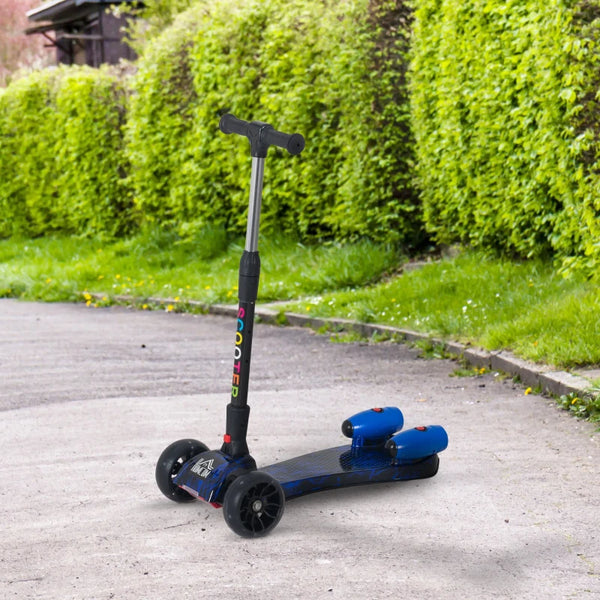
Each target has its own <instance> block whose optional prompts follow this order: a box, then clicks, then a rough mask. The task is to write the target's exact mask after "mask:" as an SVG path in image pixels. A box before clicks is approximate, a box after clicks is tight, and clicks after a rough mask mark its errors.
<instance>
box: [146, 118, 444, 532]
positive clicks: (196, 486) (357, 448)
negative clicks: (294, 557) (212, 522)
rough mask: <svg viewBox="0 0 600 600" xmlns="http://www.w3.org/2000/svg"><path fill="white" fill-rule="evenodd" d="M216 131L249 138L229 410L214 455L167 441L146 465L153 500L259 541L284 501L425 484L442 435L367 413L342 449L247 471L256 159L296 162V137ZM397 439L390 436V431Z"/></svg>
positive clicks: (225, 126)
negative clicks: (218, 515) (274, 153)
mask: <svg viewBox="0 0 600 600" xmlns="http://www.w3.org/2000/svg"><path fill="white" fill-rule="evenodd" d="M219 128H220V129H221V131H222V132H223V133H228V134H229V133H236V134H238V135H243V136H245V137H247V138H248V139H249V140H250V149H251V155H252V176H251V182H250V204H249V209H248V227H247V232H246V245H245V250H244V252H243V254H242V258H241V261H240V270H239V286H238V290H239V305H238V312H237V330H236V333H235V347H234V362H233V374H232V392H231V402H230V403H229V404H228V406H227V421H226V433H225V435H224V439H223V445H222V446H221V449H220V450H209V449H208V447H207V446H205V445H204V444H203V443H201V442H199V441H197V440H194V439H183V440H178V441H176V442H173V443H172V444H171V445H170V446H168V447H167V448H165V450H164V451H163V453H162V454H161V455H160V458H159V459H158V463H157V465H156V482H157V484H158V487H159V489H160V490H161V492H162V493H163V494H164V495H165V496H166V497H167V498H169V499H170V500H173V501H175V502H189V501H192V500H194V499H200V500H204V501H206V502H209V503H210V504H212V505H213V506H215V507H223V514H224V517H225V521H226V523H227V524H228V525H229V527H230V528H231V529H232V530H233V531H234V532H235V533H237V534H239V535H241V536H243V537H259V536H263V535H266V534H267V533H269V532H270V531H271V530H272V529H273V528H274V527H275V526H276V525H277V523H279V520H280V519H281V516H282V514H283V511H284V507H285V502H286V501H287V500H291V499H292V498H297V497H299V496H304V495H306V494H311V493H313V492H319V491H322V490H329V489H333V488H341V487H347V486H353V485H362V484H367V483H380V482H386V481H402V480H409V479H421V478H425V477H432V476H433V475H435V474H436V473H437V471H438V465H439V458H438V455H437V453H438V452H441V451H442V450H444V449H445V448H446V447H447V445H448V436H447V434H446V431H445V430H444V429H443V427H440V426H439V425H431V426H428V427H415V428H414V429H409V430H406V431H403V432H400V430H401V429H402V427H403V425H404V417H403V415H402V413H401V412H400V409H398V408H396V407H391V406H388V407H384V408H372V409H370V410H365V411H363V412H360V413H358V414H356V415H354V416H352V417H350V418H349V419H346V420H345V421H344V422H343V423H342V433H343V434H344V435H345V436H346V437H348V438H351V440H352V443H351V444H346V445H343V446H338V447H335V448H328V449H326V450H319V451H317V452H312V453H310V454H305V455H304V456H299V457H297V458H292V459H290V460H286V461H283V462H279V463H275V464H272V465H269V466H266V467H263V468H261V469H260V470H259V469H257V466H256V462H255V461H254V459H253V458H252V456H251V455H250V452H249V450H248V445H247V443H246V433H247V430H248V419H249V415H250V407H249V406H248V402H247V400H248V380H249V376H250V353H251V348H252V330H253V325H254V309H255V303H256V297H257V293H258V281H259V275H260V259H259V255H258V231H259V220H260V208H261V199H262V185H263V174H264V165H265V158H266V156H267V151H268V149H269V147H270V146H278V147H280V148H284V149H286V150H287V151H288V152H289V153H290V154H292V155H296V154H300V152H302V150H303V149H304V138H303V137H302V136H301V135H300V134H297V133H295V134H292V135H289V134H286V133H282V132H280V131H276V130H275V129H273V127H272V126H271V125H268V124H266V123H262V122H260V121H252V122H246V121H242V120H240V119H237V118H236V117H234V116H233V115H230V114H226V115H223V117H222V118H221V121H220V123H219ZM399 432H400V433H399Z"/></svg>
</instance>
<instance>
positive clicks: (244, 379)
mask: <svg viewBox="0 0 600 600" xmlns="http://www.w3.org/2000/svg"><path fill="white" fill-rule="evenodd" d="M264 170H265V159H264V158H257V157H252V179H251V181H250V202H249V206H248V228H247V231H246V246H245V249H244V253H243V254H242V258H241V260H240V272H239V280H238V298H239V304H238V312H237V331H236V333H235V349H234V360H233V376H232V385H231V402H230V403H229V404H228V405H227V422H226V432H227V433H226V434H225V436H224V443H223V447H222V448H221V450H222V452H225V453H226V454H229V455H230V456H233V457H239V456H246V455H247V454H249V450H248V444H247V442H246V434H247V432H248V420H249V418H250V407H249V406H248V381H249V378H250V358H251V354H252V333H253V329H254V311H255V307H256V297H257V295H258V283H259V278H260V256H259V254H258V230H259V225H260V208H261V201H262V186H263V175H264Z"/></svg>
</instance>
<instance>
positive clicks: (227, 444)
mask: <svg viewBox="0 0 600 600" xmlns="http://www.w3.org/2000/svg"><path fill="white" fill-rule="evenodd" d="M219 128H220V129H221V131H222V132H223V133H236V134H238V135H243V136H245V137H247V138H248V140H249V141H250V153H251V156H252V175H251V180H250V200H249V206H248V226H247V229H246V245H245V247H244V253H243V254H242V258H241V260H240V273H239V283H238V298H239V305H238V313H237V331H236V333H235V349H234V360H233V376H232V386H231V402H230V403H229V404H228V405H227V423H226V429H225V431H226V433H225V435H224V436H223V446H222V448H221V451H222V452H223V453H225V454H228V455H229V456H231V457H233V458H238V457H242V456H247V455H248V454H249V451H248V444H247V443H246V434H247V432H248V420H249V418H250V407H249V406H248V380H249V377H250V355H251V352H252V332H253V328H254V310H255V305H256V297H257V295H258V281H259V278H260V257H259V255H258V231H259V226H260V208H261V202H262V188H263V176H264V172H265V158H266V156H267V151H268V149H269V146H272V145H273V146H279V147H280V148H284V149H286V150H287V151H288V152H289V153H290V154H300V152H302V150H303V149H304V138H303V137H302V136H301V135H300V134H298V133H294V134H291V135H290V134H287V133H282V132H281V131H276V130H275V129H273V127H272V126H271V125H269V124H267V123H263V122H261V121H252V122H250V123H248V122H247V121H242V120H241V119H237V118H236V117H234V116H233V115H229V114H226V115H223V116H222V117H221V121H220V123H219Z"/></svg>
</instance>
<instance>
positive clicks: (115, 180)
mask: <svg viewBox="0 0 600 600" xmlns="http://www.w3.org/2000/svg"><path fill="white" fill-rule="evenodd" d="M125 99H126V94H125V90H124V87H123V83H122V80H121V78H120V77H118V76H117V75H116V74H113V73H111V72H109V71H108V70H105V69H100V70H97V69H89V68H73V69H71V68H60V69H54V70H45V71H41V72H37V73H32V74H30V75H28V76H27V77H24V78H22V79H18V80H16V81H15V82H13V83H12V84H11V85H10V86H9V87H8V88H6V89H5V90H4V91H3V92H2V94H1V95H0V165H2V172H3V176H2V178H1V179H0V235H2V236H5V237H6V236H10V235H27V236H37V235H42V234H45V233H49V232H53V231H65V232H71V233H78V234H88V233H105V234H109V235H114V234H118V233H120V232H123V231H126V230H127V229H128V227H129V225H130V222H131V206H132V204H131V194H130V193H129V192H128V191H127V189H126V188H125V187H124V185H123V180H124V179H123V178H124V173H125V171H126V162H125V161H126V158H125V156H124V153H123V136H122V132H121V126H122V122H123V119H124V115H125V104H124V103H125Z"/></svg>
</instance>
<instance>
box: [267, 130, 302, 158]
mask: <svg viewBox="0 0 600 600" xmlns="http://www.w3.org/2000/svg"><path fill="white" fill-rule="evenodd" d="M265 137H266V141H267V143H268V144H269V145H271V146H279V147H280V148H283V149H284V150H287V151H288V152H289V153H290V154H292V155H296V154H300V152H302V150H304V138H303V137H302V136H301V135H300V134H299V133H292V134H289V133H283V132H282V131H277V130H275V129H268V130H266V132H265Z"/></svg>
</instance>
